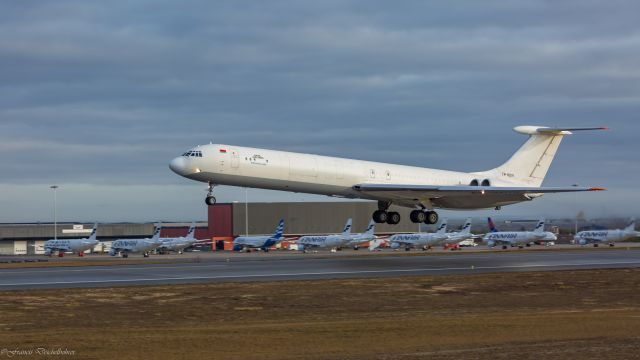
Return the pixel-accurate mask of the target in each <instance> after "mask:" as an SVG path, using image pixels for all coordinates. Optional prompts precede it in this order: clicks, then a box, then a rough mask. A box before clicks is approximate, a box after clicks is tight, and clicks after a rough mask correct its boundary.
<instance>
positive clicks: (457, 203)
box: [353, 184, 605, 208]
mask: <svg viewBox="0 0 640 360" xmlns="http://www.w3.org/2000/svg"><path fill="white" fill-rule="evenodd" d="M353 189H354V190H356V191H358V192H361V193H362V194H364V195H367V196H368V197H370V198H375V199H380V200H388V201H393V202H395V203H398V204H405V205H410V206H411V205H415V203H416V200H420V201H430V202H431V203H432V204H433V205H434V206H436V207H441V208H448V207H451V208H459V207H462V208H464V207H468V208H483V207H493V206H499V205H503V204H504V205H506V204H510V203H513V202H520V201H526V200H532V199H533V198H535V197H538V196H540V195H541V194H547V193H566V192H580V191H602V190H605V189H603V188H595V187H578V186H568V187H498V186H467V185H460V186H439V185H411V184H406V185H405V184H358V185H355V186H353ZM465 205H466V206H465Z"/></svg>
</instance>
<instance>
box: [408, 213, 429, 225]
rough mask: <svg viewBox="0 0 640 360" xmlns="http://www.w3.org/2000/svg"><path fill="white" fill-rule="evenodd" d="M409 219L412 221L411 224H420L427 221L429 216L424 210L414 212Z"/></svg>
mask: <svg viewBox="0 0 640 360" xmlns="http://www.w3.org/2000/svg"><path fill="white" fill-rule="evenodd" d="M409 218H410V219H411V222H413V223H417V224H419V223H423V222H425V220H427V214H426V213H425V212H424V211H422V210H413V211H412V212H411V213H410V214H409Z"/></svg>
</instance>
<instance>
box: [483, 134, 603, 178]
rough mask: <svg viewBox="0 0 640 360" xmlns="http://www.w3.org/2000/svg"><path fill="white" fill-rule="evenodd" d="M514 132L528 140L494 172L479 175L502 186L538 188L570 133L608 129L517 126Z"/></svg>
mask: <svg viewBox="0 0 640 360" xmlns="http://www.w3.org/2000/svg"><path fill="white" fill-rule="evenodd" d="M513 130H514V131H516V132H518V133H521V134H525V135H529V136H530V137H529V140H527V141H526V142H525V143H524V145H522V146H521V147H520V149H518V151H516V152H515V153H514V154H513V155H512V156H511V158H510V159H509V160H507V162H505V163H504V164H502V165H501V166H499V167H497V168H495V169H493V170H489V171H485V172H481V173H478V174H482V175H485V176H489V177H492V178H495V179H499V180H501V182H504V183H511V184H518V185H524V186H531V187H539V186H541V185H542V182H543V181H544V178H545V176H546V175H547V172H548V171H549V167H550V166H551V163H552V161H553V158H554V157H555V155H556V152H557V151H558V147H559V146H560V142H561V141H562V138H563V137H564V136H566V135H571V134H572V132H573V131H584V130H607V128H606V127H595V128H549V127H545V126H517V127H515V128H514V129H513Z"/></svg>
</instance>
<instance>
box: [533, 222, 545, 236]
mask: <svg viewBox="0 0 640 360" xmlns="http://www.w3.org/2000/svg"><path fill="white" fill-rule="evenodd" d="M533 232H538V233H539V232H544V219H540V221H538V224H537V225H536V227H535V229H533Z"/></svg>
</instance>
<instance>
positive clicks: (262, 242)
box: [233, 219, 284, 252]
mask: <svg viewBox="0 0 640 360" xmlns="http://www.w3.org/2000/svg"><path fill="white" fill-rule="evenodd" d="M283 232H284V219H281V220H280V222H279V223H278V226H276V232H275V233H274V234H273V235H272V236H238V237H237V238H235V240H233V250H234V251H240V250H248V249H261V250H262V251H264V252H267V251H269V248H270V247H272V246H274V245H275V244H277V243H279V242H280V241H282V240H283V237H282V233H283Z"/></svg>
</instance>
